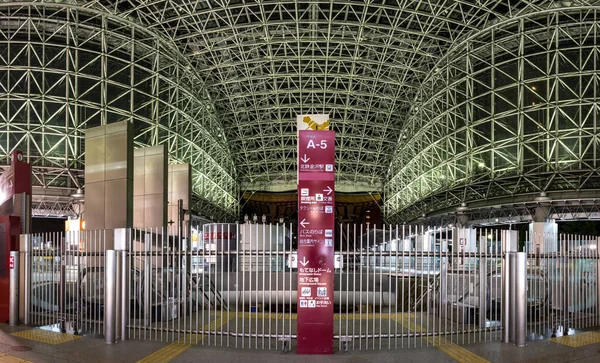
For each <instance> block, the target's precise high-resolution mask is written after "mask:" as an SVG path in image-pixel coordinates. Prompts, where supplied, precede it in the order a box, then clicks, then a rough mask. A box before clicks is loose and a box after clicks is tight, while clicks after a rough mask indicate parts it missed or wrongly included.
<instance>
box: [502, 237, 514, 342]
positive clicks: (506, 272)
mask: <svg viewBox="0 0 600 363" xmlns="http://www.w3.org/2000/svg"><path fill="white" fill-rule="evenodd" d="M503 237H504V238H507V236H506V235H503ZM505 242H506V240H505ZM503 247H505V248H504V250H503V251H502V255H503V256H502V261H503V263H502V287H503V289H502V327H503V328H504V331H503V333H504V334H503V335H504V338H503V341H504V343H509V342H510V341H511V338H512V334H511V330H512V324H511V304H510V302H511V301H510V300H511V299H510V295H511V294H510V289H511V280H512V279H511V275H512V274H511V269H512V266H511V262H512V260H511V258H510V252H508V251H507V249H506V244H505V243H503Z"/></svg>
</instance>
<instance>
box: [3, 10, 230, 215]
mask: <svg viewBox="0 0 600 363" xmlns="http://www.w3.org/2000/svg"><path fill="white" fill-rule="evenodd" d="M0 18H1V21H0V157H2V158H3V159H4V160H5V163H6V164H8V162H9V161H8V155H9V154H10V152H11V151H12V150H14V149H21V150H23V151H24V152H25V154H26V155H27V161H28V162H29V163H31V164H32V165H33V166H34V168H33V171H34V173H33V174H34V185H35V187H34V198H33V210H34V212H35V214H36V215H44V216H49V215H54V216H65V215H70V214H73V213H72V211H73V208H72V207H71V202H72V201H71V200H70V199H69V198H68V196H69V195H70V194H71V193H73V192H74V191H75V189H76V188H79V187H83V184H84V181H83V171H82V169H83V167H84V161H85V155H84V145H83V144H84V135H85V129H86V128H88V127H94V126H98V125H105V124H108V123H111V122H116V121H124V120H128V121H130V122H132V123H133V124H134V129H135V136H134V143H135V145H136V147H141V146H149V145H156V144H166V145H167V146H168V147H167V149H168V153H169V156H170V161H171V162H188V163H190V164H191V165H192V170H193V176H192V181H193V193H194V195H195V199H194V200H195V202H194V204H193V205H194V207H195V209H196V212H197V213H201V214H202V215H205V216H210V217H212V218H215V219H221V220H223V219H225V220H226V219H234V218H236V217H237V213H238V212H237V210H238V206H237V193H238V186H237V183H236V180H235V177H236V174H235V166H234V164H233V159H232V158H231V154H230V151H229V148H228V145H227V142H226V140H225V137H224V135H225V134H224V131H223V128H222V127H221V124H220V122H219V121H218V119H217V117H216V114H215V109H214V105H213V103H212V102H211V101H210V98H209V95H208V94H207V93H206V87H205V86H204V83H203V81H202V80H201V79H200V78H199V77H198V75H197V73H196V72H195V71H194V70H193V68H192V66H191V64H190V63H189V61H188V60H187V59H186V58H185V57H183V56H182V55H181V53H180V52H179V51H178V49H177V48H176V47H175V46H174V45H173V44H172V42H169V41H168V40H166V39H165V38H164V37H163V36H162V35H157V34H155V33H154V32H153V31H152V30H151V29H147V28H146V27H142V26H140V25H139V24H135V23H133V22H131V20H129V19H126V18H124V17H116V16H113V15H111V14H109V13H107V12H105V11H98V10H97V9H94V8H82V7H77V6H71V5H65V4H53V3H23V4H19V3H12V4H0Z"/></svg>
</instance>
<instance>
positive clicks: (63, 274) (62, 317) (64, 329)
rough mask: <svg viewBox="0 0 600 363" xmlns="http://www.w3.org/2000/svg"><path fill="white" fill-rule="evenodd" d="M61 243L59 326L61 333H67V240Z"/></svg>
mask: <svg viewBox="0 0 600 363" xmlns="http://www.w3.org/2000/svg"><path fill="white" fill-rule="evenodd" d="M59 244H60V267H59V274H60V275H59V276H60V278H59V295H60V296H59V297H58V311H59V319H60V320H59V326H60V332H61V333H66V332H67V327H66V325H67V324H66V319H67V312H66V309H65V295H66V281H67V277H66V266H65V265H66V258H67V256H66V250H67V249H66V246H65V241H64V240H62V241H59Z"/></svg>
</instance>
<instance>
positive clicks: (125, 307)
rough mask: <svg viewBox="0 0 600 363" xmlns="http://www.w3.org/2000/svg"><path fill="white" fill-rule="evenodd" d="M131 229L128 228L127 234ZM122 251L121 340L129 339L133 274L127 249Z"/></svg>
mask: <svg viewBox="0 0 600 363" xmlns="http://www.w3.org/2000/svg"><path fill="white" fill-rule="evenodd" d="M130 232H131V230H129V229H128V230H127V234H128V235H129V233H130ZM120 252H121V259H120V260H121V324H120V327H121V340H127V339H129V337H128V336H127V322H128V321H129V301H130V300H129V299H130V298H129V281H130V279H131V277H132V276H131V274H130V271H129V261H128V260H127V250H123V251H120Z"/></svg>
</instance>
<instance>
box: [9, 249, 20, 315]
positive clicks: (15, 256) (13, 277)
mask: <svg viewBox="0 0 600 363" xmlns="http://www.w3.org/2000/svg"><path fill="white" fill-rule="evenodd" d="M9 278H10V280H9V294H10V296H9V306H8V323H9V325H10V326H16V325H18V324H19V252H18V251H10V274H9Z"/></svg>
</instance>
